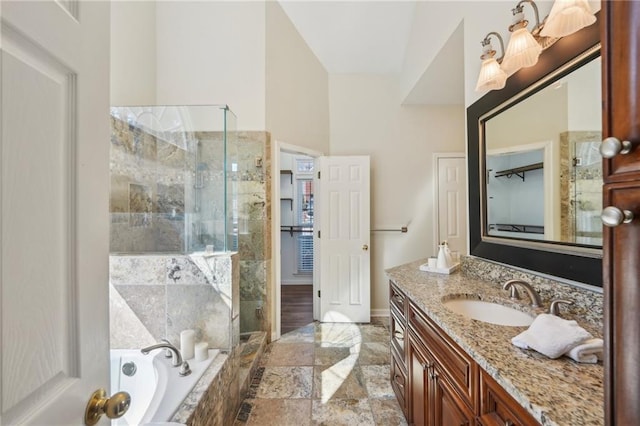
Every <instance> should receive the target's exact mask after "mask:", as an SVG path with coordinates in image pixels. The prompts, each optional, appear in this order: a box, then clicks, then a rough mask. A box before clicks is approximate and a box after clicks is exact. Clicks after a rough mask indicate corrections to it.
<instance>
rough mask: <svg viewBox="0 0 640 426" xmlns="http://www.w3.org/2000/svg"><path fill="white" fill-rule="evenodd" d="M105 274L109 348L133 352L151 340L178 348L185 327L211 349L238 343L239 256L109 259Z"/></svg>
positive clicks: (117, 257) (157, 256)
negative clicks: (108, 288) (108, 286)
mask: <svg viewBox="0 0 640 426" xmlns="http://www.w3.org/2000/svg"><path fill="white" fill-rule="evenodd" d="M109 272H110V284H111V286H112V289H113V290H112V292H111V296H110V308H111V317H112V327H111V348H112V349H137V348H139V347H141V344H142V342H147V343H148V341H149V340H150V337H151V339H152V340H153V341H156V342H157V341H159V340H160V339H162V338H167V339H168V340H169V341H170V342H172V343H174V344H179V342H180V332H181V331H182V330H185V329H194V330H195V331H196V341H206V342H208V343H209V347H210V348H216V349H222V350H225V351H228V350H230V349H231V348H233V347H235V346H236V345H237V344H238V338H239V332H240V331H239V262H238V254H236V253H229V254H219V255H215V256H209V257H204V256H202V255H201V254H194V255H190V256H189V255H185V256H183V255H166V256H165V255H154V256H151V255H149V256H147V255H126V256H115V255H112V256H110V259H109ZM122 302H124V303H122Z"/></svg>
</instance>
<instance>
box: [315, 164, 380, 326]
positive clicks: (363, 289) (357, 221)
mask: <svg viewBox="0 0 640 426" xmlns="http://www.w3.org/2000/svg"><path fill="white" fill-rule="evenodd" d="M319 164H320V185H319V187H320V188H319V191H318V192H319V196H318V200H317V201H316V203H317V204H316V206H317V209H319V210H320V215H319V218H316V220H317V221H316V229H317V230H319V231H320V233H321V234H320V238H319V240H318V242H319V246H320V253H319V254H320V256H319V262H320V292H321V293H320V321H322V322H369V321H370V320H371V284H370V275H371V273H370V250H369V244H370V242H369V232H370V214H369V208H370V206H369V157H363V156H357V157H321V158H320V160H319ZM318 221H319V223H318Z"/></svg>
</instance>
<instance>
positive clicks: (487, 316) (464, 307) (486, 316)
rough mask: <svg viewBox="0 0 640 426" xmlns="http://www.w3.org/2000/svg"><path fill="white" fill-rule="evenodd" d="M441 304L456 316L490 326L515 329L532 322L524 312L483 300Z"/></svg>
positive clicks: (457, 300) (452, 301) (461, 300)
mask: <svg viewBox="0 0 640 426" xmlns="http://www.w3.org/2000/svg"><path fill="white" fill-rule="evenodd" d="M443 304H444V306H445V307H446V308H447V309H449V310H450V311H453V312H455V313H457V314H460V315H464V316H466V317H469V318H471V319H474V320H478V321H483V322H488V323H491V324H497V325H508V326H512V327H517V326H526V325H530V324H531V323H532V322H533V318H532V317H531V316H529V315H528V314H525V313H524V312H520V311H518V310H516V309H513V308H508V307H506V306H503V305H500V304H498V303H491V302H485V301H484V300H472V299H451V300H447V301H445V302H443Z"/></svg>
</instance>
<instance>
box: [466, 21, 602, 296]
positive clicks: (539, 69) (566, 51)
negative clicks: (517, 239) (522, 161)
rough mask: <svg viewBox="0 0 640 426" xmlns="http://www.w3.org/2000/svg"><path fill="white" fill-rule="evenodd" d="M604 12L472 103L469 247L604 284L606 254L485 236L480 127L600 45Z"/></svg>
mask: <svg viewBox="0 0 640 426" xmlns="http://www.w3.org/2000/svg"><path fill="white" fill-rule="evenodd" d="M599 15H600V14H599V13H598V14H597V15H596V16H597V17H598V20H597V21H596V23H595V24H593V25H591V26H589V27H587V28H583V29H582V30H580V31H578V32H577V33H574V34H572V35H570V36H567V37H564V38H562V39H560V40H558V41H557V42H556V43H555V44H553V45H552V46H551V47H549V48H548V49H547V50H545V51H544V52H543V53H542V54H541V55H540V59H539V60H538V63H537V64H536V65H534V66H532V67H530V68H524V69H522V70H520V71H518V72H517V73H515V74H514V75H512V76H511V77H509V79H508V80H507V84H506V85H505V87H504V88H503V89H502V90H493V91H491V92H489V93H487V94H486V95H484V96H483V97H482V98H480V99H478V100H477V101H476V102H475V103H473V104H472V105H471V106H469V107H468V108H467V148H468V180H469V243H470V244H469V253H470V254H471V255H472V256H476V257H481V258H484V259H487V260H492V261H496V262H500V263H504V264H508V265H512V266H515V267H519V268H524V269H528V270H531V271H537V272H540V273H544V274H549V275H553V276H556V277H560V278H565V279H568V280H571V281H577V282H580V283H584V284H589V285H593V286H597V287H602V257H601V256H597V257H594V255H593V254H591V255H587V254H579V253H576V252H575V251H574V252H572V253H568V251H569V250H563V246H564V247H566V248H569V247H567V245H566V244H562V243H559V242H558V243H555V242H538V241H536V242H535V243H532V244H530V246H531V247H523V246H524V245H529V244H527V243H525V244H522V245H512V244H500V243H496V242H494V241H486V240H485V241H483V239H482V235H483V233H482V227H483V223H482V217H483V216H484V214H482V208H483V205H484V204H483V200H482V198H481V197H482V194H483V193H484V192H485V191H483V190H482V188H481V187H480V186H481V185H482V184H483V182H484V179H482V178H481V173H484V170H481V167H483V166H482V165H483V164H484V155H485V151H484V144H481V143H480V137H481V136H483V137H484V135H481V134H480V132H483V131H484V127H483V126H481V125H480V119H481V117H483V116H485V115H487V113H489V112H490V111H493V110H494V109H496V108H497V107H498V106H500V105H503V104H504V103H506V102H507V101H509V100H510V99H511V98H513V97H514V96H516V95H518V94H519V93H520V92H522V91H524V90H526V89H527V88H529V87H530V86H532V85H534V84H535V83H536V82H538V81H540V80H541V79H543V78H545V77H546V76H547V75H549V74H550V73H552V72H554V71H556V70H557V69H558V68H560V67H562V66H565V65H566V64H568V63H570V62H571V61H572V60H574V59H575V58H576V57H578V56H580V55H581V54H584V53H585V52H587V51H588V50H589V49H591V48H593V47H594V46H596V45H597V44H598V43H599V42H600V19H599ZM599 55H600V51H599V50H597V51H595V52H594V53H593V54H591V55H588V56H587V57H585V58H584V59H583V60H581V61H579V62H578V63H575V64H572V65H571V66H570V67H568V68H567V69H566V70H564V71H563V72H562V73H560V74H558V75H557V76H556V77H555V78H553V79H551V80H549V81H547V82H545V83H544V84H541V85H540V86H539V87H537V88H536V89H535V90H532V91H530V92H529V93H527V94H526V95H525V96H524V97H523V98H521V99H519V100H518V102H520V101H522V100H524V99H526V98H527V97H529V96H531V95H533V94H534V93H536V92H538V91H539V90H541V89H543V88H544V87H546V86H548V85H549V84H551V83H552V82H553V81H555V80H557V79H560V78H562V77H564V76H565V75H567V74H569V73H570V72H572V71H574V70H575V69H577V68H579V67H580V66H581V65H582V64H584V63H586V62H589V61H590V60H592V59H594V58H595V57H597V56H599ZM496 113H497V112H496ZM492 116H493V115H492ZM488 118H490V117H485V120H486V119H488ZM480 156H482V157H480ZM481 158H482V162H481ZM547 247H548V248H547Z"/></svg>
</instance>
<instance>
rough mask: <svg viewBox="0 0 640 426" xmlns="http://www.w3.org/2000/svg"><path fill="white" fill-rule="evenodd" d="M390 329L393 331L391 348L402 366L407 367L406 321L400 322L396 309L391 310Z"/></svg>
mask: <svg viewBox="0 0 640 426" xmlns="http://www.w3.org/2000/svg"><path fill="white" fill-rule="evenodd" d="M389 328H390V330H391V347H392V348H393V349H395V351H396V352H397V353H398V355H399V357H400V360H401V361H402V365H403V366H404V367H406V359H407V358H406V356H407V344H406V340H407V330H406V321H402V320H400V319H399V318H398V315H397V314H396V312H395V310H394V309H392V310H391V315H389Z"/></svg>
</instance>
